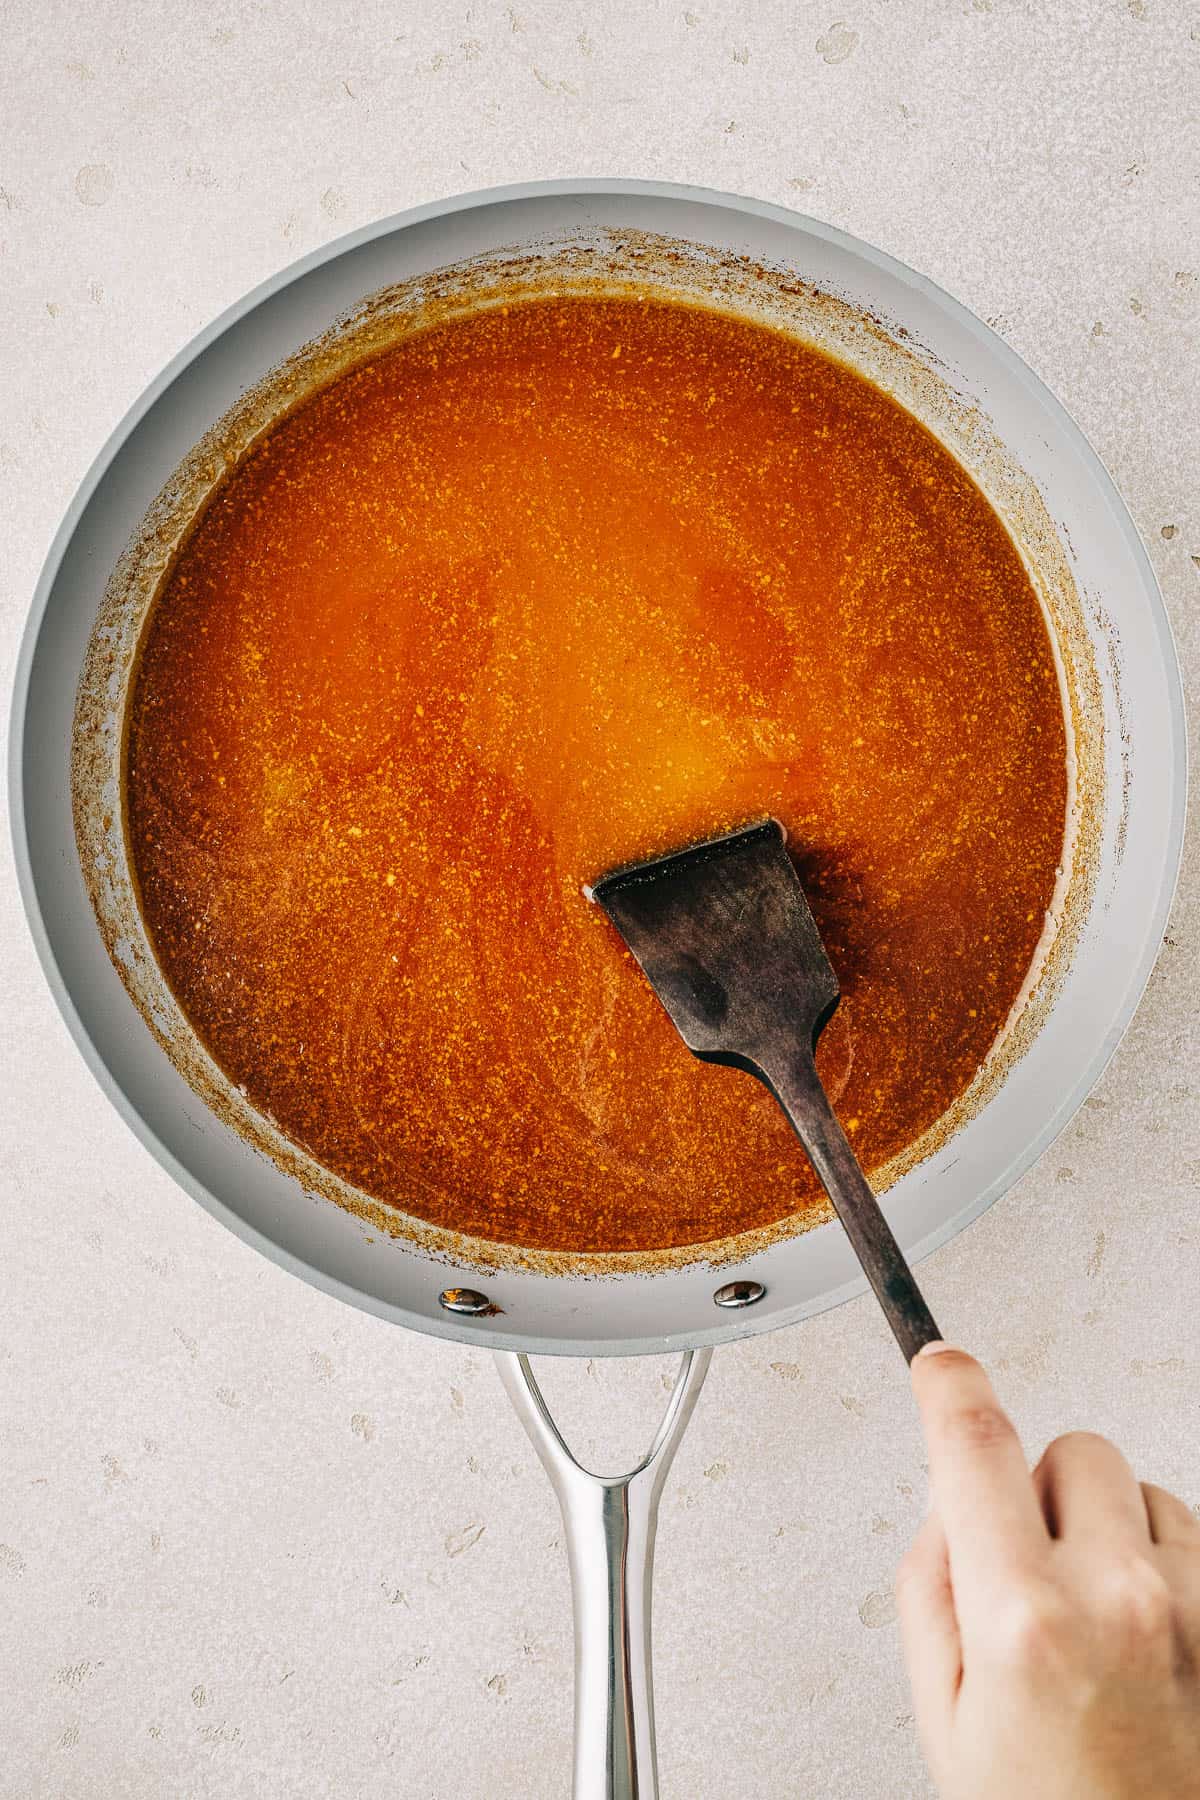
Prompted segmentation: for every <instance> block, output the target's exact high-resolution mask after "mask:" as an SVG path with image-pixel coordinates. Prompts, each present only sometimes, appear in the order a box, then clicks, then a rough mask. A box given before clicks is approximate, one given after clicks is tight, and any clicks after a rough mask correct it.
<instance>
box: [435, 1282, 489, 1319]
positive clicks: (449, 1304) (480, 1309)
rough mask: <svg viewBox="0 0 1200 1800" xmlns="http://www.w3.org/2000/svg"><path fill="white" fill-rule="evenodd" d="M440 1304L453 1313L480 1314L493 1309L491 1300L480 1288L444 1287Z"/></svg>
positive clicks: (439, 1298) (439, 1297) (439, 1300)
mask: <svg viewBox="0 0 1200 1800" xmlns="http://www.w3.org/2000/svg"><path fill="white" fill-rule="evenodd" d="M438 1304H439V1305H440V1306H441V1307H443V1308H444V1309H445V1311H446V1312H452V1313H468V1314H478V1313H485V1312H490V1311H491V1309H492V1303H491V1301H490V1300H489V1299H488V1297H487V1295H486V1294H481V1293H480V1292H479V1290H478V1288H444V1289H443V1290H442V1292H441V1293H440V1294H439V1295H438Z"/></svg>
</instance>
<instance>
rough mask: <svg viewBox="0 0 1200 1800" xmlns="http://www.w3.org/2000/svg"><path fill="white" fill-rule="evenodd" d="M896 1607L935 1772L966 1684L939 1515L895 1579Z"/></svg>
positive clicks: (928, 1522)
mask: <svg viewBox="0 0 1200 1800" xmlns="http://www.w3.org/2000/svg"><path fill="white" fill-rule="evenodd" d="M896 1607H897V1611H898V1612H899V1615H900V1635H901V1640H902V1642H903V1645H904V1661H905V1664H906V1666H907V1669H908V1680H909V1685H910V1686H911V1688H912V1695H913V1705H914V1707H915V1709H916V1715H917V1726H918V1729H919V1731H920V1734H921V1741H922V1743H923V1744H924V1746H925V1753H926V1757H927V1758H928V1760H929V1763H930V1765H931V1767H933V1768H936V1767H937V1765H938V1762H939V1756H938V1751H939V1747H940V1746H941V1745H942V1744H943V1743H944V1742H945V1736H946V1733H947V1732H948V1731H949V1729H950V1724H951V1720H952V1718H953V1715H954V1702H955V1700H956V1699H957V1697H958V1688H959V1683H960V1681H961V1680H962V1644H961V1641H960V1638H959V1632H958V1617H957V1614H956V1613H955V1610H954V1591H953V1589H952V1587H951V1585H950V1556H949V1552H948V1550H947V1547H946V1533H945V1530H944V1529H943V1526H942V1521H941V1519H940V1518H939V1516H938V1514H937V1513H936V1512H931V1513H930V1514H929V1516H928V1518H927V1519H926V1520H925V1523H924V1524H923V1525H922V1527H921V1529H920V1531H919V1532H918V1533H917V1535H916V1538H915V1539H914V1540H913V1545H912V1548H911V1549H910V1550H909V1552H908V1554H907V1556H906V1557H905V1558H904V1561H903V1562H902V1563H901V1564H900V1568H899V1571H898V1572H897V1576H896Z"/></svg>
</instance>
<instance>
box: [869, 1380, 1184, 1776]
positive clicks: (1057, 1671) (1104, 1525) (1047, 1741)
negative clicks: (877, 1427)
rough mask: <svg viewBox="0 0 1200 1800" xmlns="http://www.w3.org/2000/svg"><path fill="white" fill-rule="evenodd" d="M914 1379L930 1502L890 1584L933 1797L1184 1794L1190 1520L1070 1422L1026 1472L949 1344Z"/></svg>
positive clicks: (1001, 1421) (987, 1394) (979, 1384)
mask: <svg viewBox="0 0 1200 1800" xmlns="http://www.w3.org/2000/svg"><path fill="white" fill-rule="evenodd" d="M912 1376H913V1389H914V1392H915V1394H916V1398H917V1404H918V1407H919V1408H920V1412H921V1421H922V1424H923V1426H924V1430H925V1437H926V1441H927V1444H928V1448H929V1463H930V1480H931V1486H932V1506H931V1510H930V1513H929V1517H928V1518H927V1519H926V1521H925V1524H924V1526H923V1527H922V1529H921V1531H920V1532H919V1534H918V1536H917V1538H916V1541H915V1543H914V1544H913V1547H912V1549H911V1550H910V1551H909V1553H908V1555H907V1556H906V1557H905V1559H904V1561H903V1563H902V1564H901V1567H900V1573H899V1577H898V1580H897V1587H896V1593H897V1601H898V1605H899V1611H900V1623H901V1629H902V1632H903V1637H904V1654H905V1660H906V1662H907V1664H908V1672H909V1678H910V1680H911V1682H912V1689H913V1697H914V1703H915V1706H916V1717H917V1726H918V1729H919V1731H920V1735H921V1743H922V1747H923V1748H924V1751H925V1756H926V1760H927V1762H928V1764H929V1768H930V1772H931V1774H932V1775H933V1779H934V1781H935V1783H936V1785H937V1788H938V1791H939V1793H940V1794H941V1796H942V1800H1017V1797H1019V1800H1134V1797H1135V1796H1136V1800H1200V1520H1197V1519H1196V1518H1195V1517H1194V1515H1193V1514H1192V1513H1191V1511H1190V1510H1189V1508H1188V1507H1187V1506H1185V1505H1184V1503H1183V1502H1182V1501H1181V1500H1177V1499H1176V1498H1175V1496H1174V1495H1173V1494H1168V1493H1166V1492H1165V1491H1164V1490H1163V1489H1162V1488H1157V1487H1149V1486H1147V1485H1145V1484H1141V1485H1139V1483H1138V1482H1137V1480H1136V1479H1135V1478H1134V1475H1133V1472H1132V1470H1131V1469H1130V1467H1129V1464H1128V1463H1127V1462H1126V1461H1125V1458H1124V1457H1123V1456H1122V1455H1121V1453H1120V1451H1119V1450H1118V1449H1117V1448H1116V1447H1115V1446H1114V1445H1113V1444H1110V1443H1108V1442H1107V1441H1106V1440H1105V1439H1104V1438H1100V1437H1094V1436H1092V1435H1091V1434H1090V1433H1088V1432H1072V1433H1071V1434H1070V1435H1069V1436H1067V1437H1060V1438H1058V1439H1056V1440H1055V1442H1054V1443H1053V1444H1051V1445H1050V1448H1049V1449H1048V1450H1047V1451H1046V1454H1045V1455H1044V1456H1043V1458H1042V1460H1041V1462H1040V1463H1039V1464H1038V1466H1037V1468H1036V1469H1035V1470H1034V1471H1033V1474H1032V1476H1031V1475H1030V1473H1029V1470H1028V1467H1027V1465H1026V1462H1025V1455H1024V1452H1023V1451H1022V1449H1021V1445H1020V1441H1019V1440H1018V1438H1017V1434H1016V1432H1015V1431H1014V1430H1013V1427H1012V1425H1011V1423H1010V1422H1009V1420H1008V1418H1007V1417H1006V1416H1005V1414H1004V1413H1003V1412H1002V1411H1001V1409H1000V1406H999V1403H998V1401H997V1399H996V1396H995V1394H994V1393H993V1391H992V1386H991V1383H990V1382H989V1380H988V1378H987V1376H986V1375H985V1373H984V1371H983V1370H982V1369H981V1368H980V1366H979V1364H978V1363H977V1362H975V1361H973V1360H972V1358H971V1357H969V1356H966V1355H964V1354H963V1352H962V1351H959V1350H950V1349H948V1348H947V1347H946V1346H945V1345H943V1344H935V1345H930V1346H929V1347H928V1348H927V1349H926V1350H924V1351H923V1352H922V1353H921V1354H920V1355H919V1356H918V1357H917V1358H916V1359H915V1361H914V1362H913V1365H912Z"/></svg>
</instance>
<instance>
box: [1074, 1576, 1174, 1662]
mask: <svg viewBox="0 0 1200 1800" xmlns="http://www.w3.org/2000/svg"><path fill="white" fill-rule="evenodd" d="M1092 1610H1093V1613H1094V1615H1095V1617H1096V1618H1097V1619H1098V1620H1099V1622H1100V1624H1101V1625H1102V1626H1103V1627H1104V1628H1105V1630H1106V1631H1107V1632H1108V1633H1109V1634H1111V1637H1112V1639H1113V1640H1114V1641H1115V1642H1116V1643H1119V1645H1120V1646H1121V1647H1122V1648H1123V1649H1124V1650H1126V1651H1129V1650H1131V1649H1136V1648H1137V1647H1139V1646H1141V1647H1145V1646H1149V1645H1153V1644H1156V1643H1158V1642H1160V1641H1165V1640H1167V1639H1169V1638H1170V1637H1171V1635H1172V1629H1173V1606H1172V1601H1171V1590H1170V1587H1169V1586H1168V1584H1167V1581H1166V1579H1165V1578H1164V1576H1163V1575H1162V1573H1161V1572H1160V1571H1159V1570H1158V1569H1156V1568H1155V1566H1154V1564H1153V1563H1152V1562H1150V1561H1149V1560H1148V1558H1146V1557H1144V1556H1129V1557H1123V1558H1121V1559H1120V1560H1119V1561H1116V1562H1112V1563H1110V1564H1109V1565H1108V1567H1107V1568H1106V1569H1104V1570H1103V1571H1102V1572H1101V1573H1100V1574H1099V1575H1098V1576H1097V1578H1096V1583H1095V1586H1094V1588H1093V1594H1092Z"/></svg>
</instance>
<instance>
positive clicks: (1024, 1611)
mask: <svg viewBox="0 0 1200 1800" xmlns="http://www.w3.org/2000/svg"><path fill="white" fill-rule="evenodd" d="M1073 1623H1074V1618H1073V1613H1072V1609H1071V1608H1070V1607H1069V1606H1068V1605H1067V1603H1066V1601H1065V1599H1064V1597H1063V1595H1061V1594H1060V1593H1059V1592H1058V1590H1057V1589H1056V1588H1054V1587H1052V1586H1051V1585H1050V1584H1049V1583H1047V1582H1030V1583H1026V1584H1024V1585H1022V1586H1020V1587H1018V1588H1016V1589H1015V1591H1014V1592H1013V1593H1012V1595H1011V1596H1010V1598H1009V1599H1008V1601H1007V1602H1006V1603H1005V1604H1004V1605H1003V1606H1002V1607H1000V1608H999V1609H998V1610H997V1612H996V1614H995V1615H994V1618H993V1623H992V1642H993V1647H994V1649H995V1651H996V1652H997V1654H998V1656H999V1659H1000V1661H1001V1663H1002V1664H1003V1665H1004V1666H1005V1667H1006V1668H1009V1669H1013V1670H1017V1671H1038V1670H1042V1669H1045V1668H1047V1667H1049V1666H1051V1665H1054V1664H1057V1663H1060V1662H1061V1661H1062V1660H1063V1659H1064V1657H1065V1655H1066V1653H1067V1651H1068V1648H1069V1644H1070V1640H1071V1635H1072V1629H1073Z"/></svg>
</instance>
